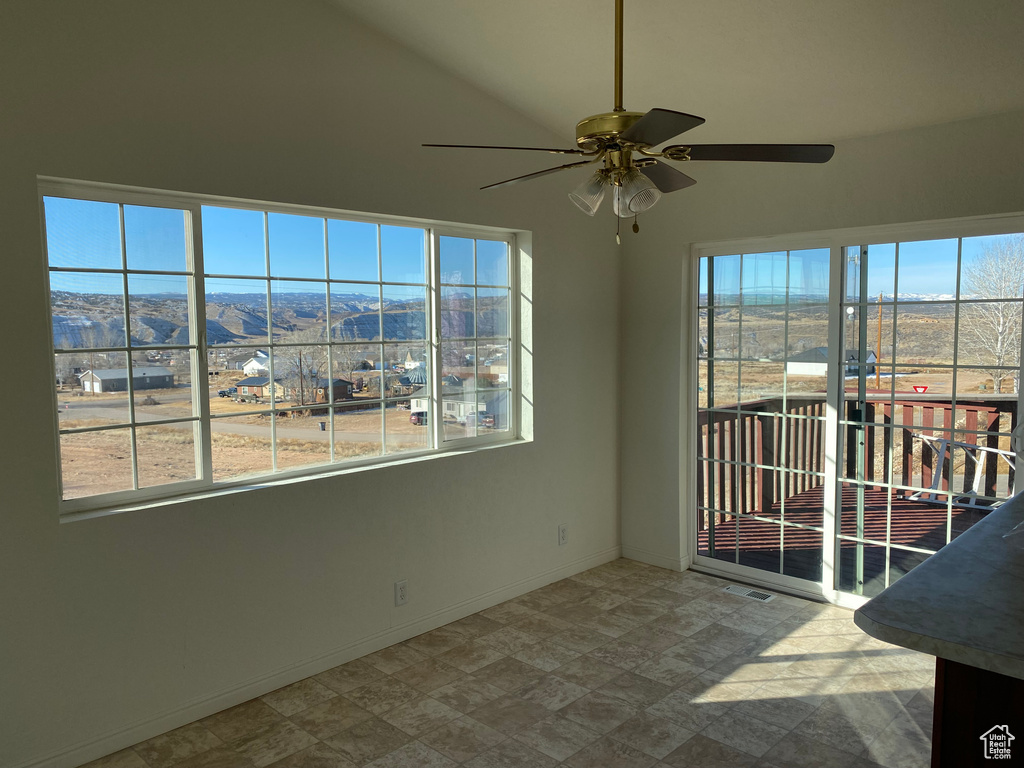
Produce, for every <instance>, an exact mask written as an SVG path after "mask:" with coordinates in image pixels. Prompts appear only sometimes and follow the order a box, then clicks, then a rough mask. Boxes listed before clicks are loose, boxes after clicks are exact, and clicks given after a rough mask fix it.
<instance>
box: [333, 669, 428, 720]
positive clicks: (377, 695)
mask: <svg viewBox="0 0 1024 768" xmlns="http://www.w3.org/2000/svg"><path fill="white" fill-rule="evenodd" d="M419 696H420V692H419V691H417V690H416V689H415V688H413V687H412V686H408V685H406V684H405V683H403V682H400V681H398V680H395V679H394V678H391V677H385V678H383V679H382V680H377V681H375V682H372V683H370V684H369V685H364V686H362V687H361V688H356V689H355V690H352V691H349V692H348V693H346V694H345V698H346V699H348V700H349V701H352V702H355V703H356V704H358V705H359V706H360V707H362V708H363V709H365V710H368V711H369V712H372V713H373V714H375V715H381V714H383V713H385V712H387V711H388V710H389V709H394V708H395V707H398V706H401V705H402V704H405V703H406V702H409V701H412V700H413V699H416V698H419Z"/></svg>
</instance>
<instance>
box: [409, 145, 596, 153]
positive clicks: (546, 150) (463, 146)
mask: <svg viewBox="0 0 1024 768" xmlns="http://www.w3.org/2000/svg"><path fill="white" fill-rule="evenodd" d="M420 146H424V147H451V148H454V149H521V150H525V151H527V152H551V153H552V154H554V155H582V154H583V150H582V149H547V148H544V147H494V146H490V145H488V144H422V145H420Z"/></svg>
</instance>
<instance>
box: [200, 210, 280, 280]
mask: <svg viewBox="0 0 1024 768" xmlns="http://www.w3.org/2000/svg"><path fill="white" fill-rule="evenodd" d="M202 214H203V232H202V238H203V264H204V266H205V270H206V273H207V274H210V275H266V274H267V252H266V243H265V240H264V231H263V213H262V212H261V211H245V210H241V209H238V208H218V207H214V206H208V205H204V206H203V208H202Z"/></svg>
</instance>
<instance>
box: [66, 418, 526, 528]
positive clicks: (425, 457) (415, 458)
mask: <svg viewBox="0 0 1024 768" xmlns="http://www.w3.org/2000/svg"><path fill="white" fill-rule="evenodd" d="M531 442H533V441H532V440H531V439H528V438H524V437H509V438H506V439H496V440H494V441H493V442H488V443H475V444H474V445H472V446H451V447H449V448H433V449H430V450H429V451H423V452H421V453H415V454H408V455H403V456H401V458H394V459H388V460H387V461H375V462H371V463H366V464H358V465H355V466H345V467H326V468H324V469H323V470H322V471H313V472H306V473H304V474H301V475H295V476H289V477H269V478H266V479H263V480H257V479H248V480H246V479H242V480H238V481H237V482H233V483H231V484H230V485H227V484H222V485H220V486H217V487H215V488H207V489H203V490H201V491H189V492H186V493H182V494H180V495H177V496H171V497H163V498H159V499H147V500H145V501H138V502H132V503H127V504H117V505H114V506H109V507H102V508H98V509H86V510H76V511H74V512H68V513H67V514H64V515H61V516H60V518H59V522H60V523H61V524H64V523H74V522H78V521H80V520H91V519H93V518H96V517H107V516H108V515H118V514H121V513H123V512H140V511H143V510H148V509H156V508H160V507H166V506H170V505H175V504H183V503H189V502H193V501H203V500H206V499H217V498H223V497H224V496H229V495H232V494H236V493H246V492H249V491H257V490H261V489H263V488H276V487H279V486H283V485H292V484H294V483H306V482H310V481H315V480H322V479H327V478H333V477H340V476H342V475H351V474H357V473H361V472H368V471H371V470H380V469H386V468H388V467H397V466H403V465H406V464H417V463H420V462H423V461H430V460H433V459H441V458H447V457H450V456H462V455H466V454H470V453H478V452H480V451H489V450H492V449H494V448H506V447H510V446H513V445H520V444H525V443H531Z"/></svg>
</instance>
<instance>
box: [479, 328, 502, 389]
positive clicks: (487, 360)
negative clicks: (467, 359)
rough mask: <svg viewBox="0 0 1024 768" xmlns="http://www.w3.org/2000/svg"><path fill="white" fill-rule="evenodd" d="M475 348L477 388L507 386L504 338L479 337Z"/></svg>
mask: <svg viewBox="0 0 1024 768" xmlns="http://www.w3.org/2000/svg"><path fill="white" fill-rule="evenodd" d="M476 349H477V356H478V359H477V361H476V369H477V379H478V381H479V384H478V386H479V388H481V389H483V388H485V387H507V386H509V379H508V375H509V374H508V360H509V348H508V342H507V341H505V340H504V339H480V340H479V341H477V345H476Z"/></svg>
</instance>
